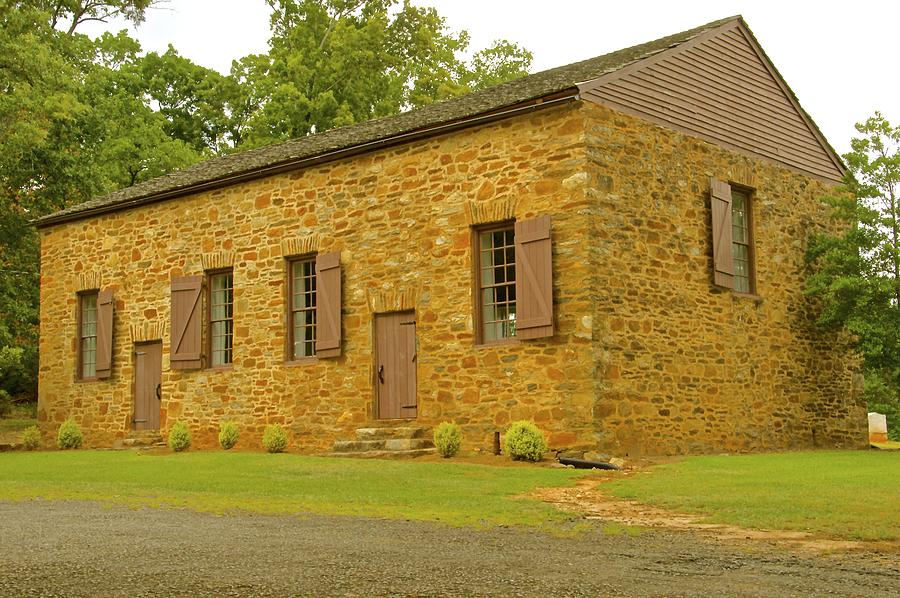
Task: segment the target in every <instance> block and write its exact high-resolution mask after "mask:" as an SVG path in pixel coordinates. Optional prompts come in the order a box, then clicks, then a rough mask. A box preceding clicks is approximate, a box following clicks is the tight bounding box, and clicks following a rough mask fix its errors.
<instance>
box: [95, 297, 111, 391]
mask: <svg viewBox="0 0 900 598" xmlns="http://www.w3.org/2000/svg"><path fill="white" fill-rule="evenodd" d="M114 308H115V302H114V300H113V293H112V291H100V292H99V293H97V365H96V371H97V373H96V375H97V377H98V378H109V376H110V374H111V373H112V347H113V344H112V343H113V310H114Z"/></svg>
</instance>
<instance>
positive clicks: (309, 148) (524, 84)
mask: <svg viewBox="0 0 900 598" xmlns="http://www.w3.org/2000/svg"><path fill="white" fill-rule="evenodd" d="M739 18H740V17H729V18H726V19H721V20H718V21H713V22H711V23H707V24H706V25H702V26H700V27H696V28H694V29H690V30H688V31H683V32H681V33H676V34H674V35H670V36H667V37H663V38H660V39H658V40H655V41H652V42H647V43H644V44H640V45H638V46H633V47H631V48H625V49H623V50H618V51H616V52H612V53H610V54H605V55H603V56H598V57H596V58H590V59H588V60H583V61H581V62H576V63H573V64H569V65H566V66H561V67H557V68H554V69H550V70H547V71H542V72H540V73H535V74H533V75H528V76H526V77H522V78H521V79H516V80H515V81H509V82H507V83H501V84H500V85H496V86H494V87H490V88H488V89H484V90H482V91H478V92H474V93H470V94H467V95H464V96H461V97H458V98H454V99H451V100H446V101H443V102H437V103H434V104H431V105H429V106H425V107H424V108H419V109H417V110H411V111H409V112H404V113H402V114H398V115H396V116H390V117H386V118H380V119H375V120H370V121H366V122H362V123H359V124H356V125H350V126H347V127H341V128H339V129H331V130H329V131H325V132H324V133H319V134H316V135H310V136H308V137H303V138H300V139H292V140H290V141H286V142H284V143H279V144H276V145H270V146H266V147H261V148H258V149H254V150H249V151H245V152H239V153H236V154H231V155H228V156H222V157H217V158H212V159H210V160H206V161H204V162H199V163H197V164H194V165H193V166H189V167H188V168H185V169H183V170H178V171H175V172H171V173H169V174H167V175H164V176H161V177H157V178H155V179H151V180H149V181H145V182H143V183H139V184H137V185H134V186H132V187H126V188H124V189H119V190H118V191H114V192H112V193H109V194H107V195H104V196H101V197H96V198H94V199H92V200H90V201H87V202H84V203H81V204H78V205H75V206H72V207H69V208H66V209H64V210H60V211H58V212H55V213H53V214H50V215H48V216H44V217H43V218H39V219H38V220H36V224H37V226H39V227H43V226H49V225H52V224H55V223H58V222H65V221H69V220H76V219H79V218H86V217H88V216H90V215H92V214H95V213H98V212H108V211H112V210H116V209H124V208H127V207H131V206H134V205H140V204H142V203H149V202H152V201H155V200H160V199H163V198H164V197H162V196H163V195H165V197H173V196H177V195H183V194H187V193H190V192H191V191H192V190H194V188H195V187H198V186H200V185H204V184H207V183H212V182H215V181H222V180H223V179H228V178H232V177H237V176H240V175H247V174H251V173H256V172H259V173H263V172H264V171H266V170H269V169H272V168H274V167H277V166H278V165H280V164H285V163H290V162H293V161H297V160H300V159H305V158H313V157H317V156H322V155H324V154H329V153H332V152H338V151H341V150H347V149H350V148H354V147H357V146H360V145H363V144H368V143H372V142H377V141H379V140H383V139H389V138H392V137H395V136H398V135H402V134H405V133H410V132H413V131H418V130H422V129H428V128H432V127H436V126H439V125H442V124H445V123H451V122H454V121H459V120H461V119H466V118H471V117H474V116H477V115H481V114H485V113H488V112H493V111H496V110H500V109H502V108H505V107H509V106H514V105H517V104H521V103H523V102H527V101H529V100H535V99H537V98H543V97H546V96H550V95H553V94H558V93H560V92H564V91H566V90H574V89H575V86H576V84H578V83H582V82H584V81H589V80H591V79H595V78H597V77H599V76H601V75H603V74H605V73H609V72H612V71H616V70H619V69H621V68H623V67H625V66H628V65H629V64H632V63H634V62H637V61H639V60H642V59H644V58H647V57H649V56H652V55H654V54H657V53H659V52H662V51H664V50H667V49H668V48H671V47H674V46H677V45H679V44H682V43H684V42H686V41H688V40H691V39H693V38H694V37H696V36H698V35H700V34H702V33H704V32H706V31H708V30H710V29H714V28H716V27H718V26H720V25H723V24H725V23H728V22H730V21H734V20H736V19H739Z"/></svg>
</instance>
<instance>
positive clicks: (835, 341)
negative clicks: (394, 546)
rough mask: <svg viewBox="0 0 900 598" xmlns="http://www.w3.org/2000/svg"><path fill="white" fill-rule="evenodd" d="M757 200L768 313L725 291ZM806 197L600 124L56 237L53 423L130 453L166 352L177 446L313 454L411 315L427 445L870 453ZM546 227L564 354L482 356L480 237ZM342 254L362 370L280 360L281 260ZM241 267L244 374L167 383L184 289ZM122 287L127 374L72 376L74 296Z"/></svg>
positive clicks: (424, 156)
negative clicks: (147, 373) (158, 350)
mask: <svg viewBox="0 0 900 598" xmlns="http://www.w3.org/2000/svg"><path fill="white" fill-rule="evenodd" d="M709 176H718V177H720V178H725V179H729V180H734V181H739V182H742V183H745V184H747V185H749V186H751V187H754V188H755V189H756V192H755V195H754V199H755V203H754V206H755V207H754V210H755V212H754V216H755V217H756V219H757V220H756V221H757V237H756V239H757V265H758V281H759V293H758V295H759V297H758V298H756V299H753V298H746V297H737V296H734V295H733V294H732V293H730V292H727V291H726V292H723V291H721V290H720V289H716V288H715V287H713V286H712V285H711V268H712V265H711V257H710V256H711V250H710V239H709V236H710V232H709V226H710V225H709V205H708V199H707V190H708V177H709ZM825 189H826V186H825V185H824V184H822V183H819V182H817V181H814V180H811V179H810V178H808V177H806V176H803V175H799V174H796V173H793V172H791V171H787V170H785V169H782V168H778V167H776V166H774V165H772V164H769V163H767V162H763V161H757V160H752V159H749V158H745V157H742V156H739V155H737V154H734V153H732V152H729V151H726V150H723V149H720V148H717V147H716V146H713V145H711V144H708V143H705V142H702V141H699V140H696V139H693V138H690V137H686V136H684V135H680V134H678V133H675V132H673V131H670V130H667V129H663V128H661V127H657V126H654V125H651V124H648V123H646V122H643V121H641V120H638V119H636V118H631V117H627V116H624V115H621V114H618V113H614V112H612V111H609V110H607V109H604V108H600V107H597V106H593V105H591V104H587V103H573V104H569V105H567V106H563V107H556V108H548V109H545V110H542V111H539V112H536V113H533V114H531V115H525V116H518V117H515V118H511V119H508V120H505V121H501V122H498V123H494V124H490V125H485V126H481V127H477V128H472V129H466V130H463V131H459V132H456V133H453V134H449V135H444V136H441V137H436V138H433V139H430V140H426V141H421V142H416V143H413V144H409V145H405V146H401V147H397V148H392V149H385V150H381V151H377V152H373V153H370V154H365V155H362V156H358V157H355V158H351V159H346V160H342V161H340V162H335V163H330V164H325V165H321V166H317V167H313V168H309V169H306V170H302V171H296V172H293V173H289V174H282V175H276V176H272V177H268V178H264V179H259V180H256V181H252V182H247V183H242V184H239V185H235V186H232V187H228V188H224V189H219V190H215V191H211V192H206V193H201V194H196V195H193V196H189V197H184V198H181V199H177V200H173V201H167V202H163V203H158V204H153V205H149V206H144V207H140V208H136V209H132V210H127V211H123V212H118V213H114V214H109V215H103V216H98V217H94V218H90V219H85V220H83V221H77V222H73V223H67V224H62V225H58V226H54V227H52V228H50V229H46V230H43V231H42V233H41V239H42V282H41V322H42V323H41V365H40V391H39V412H38V417H39V420H40V422H41V427H42V430H43V432H44V434H45V438H47V439H49V438H50V437H51V436H52V435H54V434H55V433H56V429H57V428H58V426H59V424H60V422H62V421H63V420H64V419H65V418H66V417H69V416H71V417H74V418H75V419H76V420H77V421H78V422H79V423H80V424H81V425H82V427H83V428H84V429H85V438H86V443H87V444H88V445H89V446H108V445H111V444H113V443H114V442H115V441H116V440H117V439H120V438H123V437H125V436H127V435H128V434H129V432H130V430H131V416H132V412H133V400H132V379H133V365H132V364H133V361H132V359H133V358H132V351H133V343H134V342H138V341H146V340H154V339H161V340H162V343H163V353H164V355H163V385H162V386H163V399H162V427H163V432H164V433H165V431H166V430H167V429H168V427H169V426H171V424H172V423H174V421H176V420H183V421H186V422H187V423H188V424H189V425H190V426H191V428H192V430H193V433H194V438H195V445H196V446H199V447H212V446H214V445H215V442H216V441H215V436H216V433H217V430H218V426H219V423H220V422H221V421H224V420H230V421H235V422H237V423H238V424H239V425H240V426H241V429H242V433H243V436H242V441H241V446H244V447H248V448H253V447H256V446H258V442H259V438H260V437H261V434H262V429H263V427H264V426H265V425H266V424H267V423H273V422H277V423H282V424H284V425H286V426H287V427H288V429H289V431H290V434H291V449H292V450H298V451H304V452H315V451H322V450H325V449H328V448H329V447H330V445H331V443H332V442H333V441H334V440H336V439H341V438H349V437H351V435H352V432H353V430H354V429H355V428H358V427H362V426H370V425H378V424H379V422H378V421H377V420H375V419H374V416H373V414H374V412H375V410H374V390H373V383H372V381H373V378H374V376H373V368H372V363H373V350H372V345H373V338H372V336H373V314H374V313H377V312H384V311H396V310H401V309H410V308H414V309H415V310H416V315H417V326H416V333H417V340H418V361H417V376H418V406H419V409H418V414H419V417H418V419H417V420H416V423H417V425H423V426H426V427H427V426H432V425H434V424H436V423H438V422H440V421H443V420H452V421H456V422H458V423H460V424H461V425H462V427H463V432H464V448H476V447H481V448H485V449H488V448H490V446H491V439H492V436H493V433H494V431H496V430H502V429H503V428H504V427H505V426H506V425H507V424H508V423H509V422H510V421H512V420H516V419H534V420H535V421H536V422H537V423H538V425H539V426H541V427H542V428H543V429H545V430H546V431H547V432H548V434H549V438H550V443H551V445H552V446H553V447H555V448H564V447H582V448H587V447H597V448H601V449H603V450H607V451H611V452H615V453H629V454H644V453H649V454H660V453H663V454H666V453H684V452H709V451H723V450H765V449H776V448H787V447H794V446H814V445H819V446H832V445H842V446H860V445H861V443H863V442H864V438H865V411H864V407H863V406H862V403H860V401H859V398H858V393H856V394H854V393H853V392H851V379H852V377H853V375H854V373H855V372H856V368H857V362H856V361H855V359H854V358H852V356H851V355H850V353H849V352H848V350H847V345H846V342H845V339H841V338H836V337H831V336H827V335H823V334H821V333H819V332H818V331H816V330H814V328H813V327H812V324H811V323H812V318H813V314H812V313H811V312H810V307H809V303H808V302H807V301H806V300H805V299H804V298H803V296H802V292H801V289H802V280H801V275H802V253H803V246H804V240H805V238H806V235H807V234H808V233H809V232H810V231H811V230H813V229H814V228H815V227H817V226H820V224H817V223H820V222H824V221H825V219H824V211H823V208H822V207H821V206H820V204H819V203H818V202H817V201H816V197H818V196H819V195H821V193H822V192H823V191H824V190H825ZM543 214H550V215H551V216H552V218H553V232H552V236H553V260H554V303H555V314H556V330H557V332H556V335H555V336H554V337H553V338H552V339H541V340H533V341H525V342H519V343H511V344H506V345H492V346H476V345H475V342H474V329H473V327H474V322H473V313H474V305H473V301H474V299H473V292H472V285H473V271H472V269H473V266H472V253H473V252H472V233H471V225H472V224H477V223H482V222H489V221H491V220H500V219H505V218H507V217H509V216H514V217H516V218H530V217H535V216H539V215H543ZM297 248H303V249H304V250H310V249H315V250H318V251H322V252H325V251H340V252H341V262H342V267H343V336H344V343H343V354H342V356H341V357H340V358H337V359H322V360H319V361H313V362H307V363H294V364H288V363H285V355H284V345H285V338H284V335H285V327H284V297H283V295H284V285H285V255H288V254H290V253H296V252H297V251H298V249H297ZM223 265H225V266H227V265H231V266H233V268H234V281H235V292H234V300H235V341H234V342H235V349H234V365H233V367H231V368H230V369H226V370H200V371H176V370H171V369H169V367H168V353H169V323H168V319H169V307H170V306H169V301H170V281H171V279H172V277H174V276H183V275H196V274H201V273H202V272H203V271H204V269H209V268H213V267H220V266H223ZM97 286H102V287H103V288H112V289H114V291H115V297H116V316H115V339H114V364H113V372H112V377H111V379H109V380H105V381H93V382H78V381H76V379H75V358H76V353H75V308H76V292H77V291H78V290H79V289H84V288H94V287H97Z"/></svg>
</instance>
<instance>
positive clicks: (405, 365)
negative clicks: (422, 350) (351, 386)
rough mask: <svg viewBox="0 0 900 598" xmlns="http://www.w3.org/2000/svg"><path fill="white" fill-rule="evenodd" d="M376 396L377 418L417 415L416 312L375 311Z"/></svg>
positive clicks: (409, 417)
mask: <svg viewBox="0 0 900 598" xmlns="http://www.w3.org/2000/svg"><path fill="white" fill-rule="evenodd" d="M375 397H376V411H377V416H378V418H379V419H411V418H414V417H416V312H414V311H403V312H396V313H389V314H376V315H375Z"/></svg>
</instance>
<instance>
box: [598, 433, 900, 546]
mask: <svg viewBox="0 0 900 598" xmlns="http://www.w3.org/2000/svg"><path fill="white" fill-rule="evenodd" d="M603 488H604V490H605V491H607V492H610V493H611V494H613V495H614V496H618V497H621V498H629V499H633V500H637V501H639V502H643V503H647V504H652V505H656V506H659V507H663V508H666V509H670V510H673V511H679V512H683V513H693V514H699V515H702V516H703V517H704V520H705V521H707V522H711V523H728V524H733V525H738V526H741V527H747V528H760V529H783V530H793V531H807V532H813V533H816V534H821V535H826V536H831V537H837V538H842V539H852V540H890V541H897V540H900V454H898V453H891V452H880V451H822V452H800V453H778V454H767V455H742V456H715V457H712V456H710V457H690V458H685V459H683V460H680V461H677V462H674V463H669V464H665V465H659V466H656V467H653V468H652V469H651V470H649V472H647V473H642V474H638V475H635V476H631V477H629V478H624V479H619V480H614V481H612V482H610V483H608V484H604V486H603Z"/></svg>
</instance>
